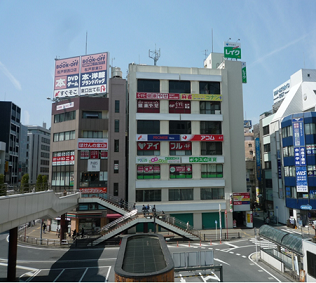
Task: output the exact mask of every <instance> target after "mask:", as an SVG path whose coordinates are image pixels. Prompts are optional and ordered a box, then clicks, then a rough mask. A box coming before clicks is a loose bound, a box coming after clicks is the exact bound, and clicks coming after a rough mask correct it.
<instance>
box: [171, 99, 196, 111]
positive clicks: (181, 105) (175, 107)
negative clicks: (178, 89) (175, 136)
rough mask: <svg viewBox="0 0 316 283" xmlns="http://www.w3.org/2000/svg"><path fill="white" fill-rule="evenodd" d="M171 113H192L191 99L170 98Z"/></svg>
mask: <svg viewBox="0 0 316 283" xmlns="http://www.w3.org/2000/svg"><path fill="white" fill-rule="evenodd" d="M169 113H188V114H190V113H191V101H177V100H169Z"/></svg>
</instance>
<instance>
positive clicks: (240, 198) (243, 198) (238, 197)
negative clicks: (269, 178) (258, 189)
mask: <svg viewBox="0 0 316 283" xmlns="http://www.w3.org/2000/svg"><path fill="white" fill-rule="evenodd" d="M233 202H234V205H242V204H250V193H233Z"/></svg>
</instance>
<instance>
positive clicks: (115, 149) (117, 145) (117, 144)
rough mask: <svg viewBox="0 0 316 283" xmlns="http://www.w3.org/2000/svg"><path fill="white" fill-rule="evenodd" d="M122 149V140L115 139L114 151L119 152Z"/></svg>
mask: <svg viewBox="0 0 316 283" xmlns="http://www.w3.org/2000/svg"><path fill="white" fill-rule="evenodd" d="M119 150H120V140H114V152H119Z"/></svg>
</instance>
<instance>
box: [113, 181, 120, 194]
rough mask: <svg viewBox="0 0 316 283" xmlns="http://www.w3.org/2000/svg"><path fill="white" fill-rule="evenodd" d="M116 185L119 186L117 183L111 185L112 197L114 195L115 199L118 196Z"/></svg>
mask: <svg viewBox="0 0 316 283" xmlns="http://www.w3.org/2000/svg"><path fill="white" fill-rule="evenodd" d="M118 185H119V184H118V183H114V184H113V187H114V190H113V195H114V196H115V197H117V196H118V194H119V186H118Z"/></svg>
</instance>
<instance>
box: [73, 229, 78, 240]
mask: <svg viewBox="0 0 316 283" xmlns="http://www.w3.org/2000/svg"><path fill="white" fill-rule="evenodd" d="M76 235H77V230H76V229H75V230H74V231H73V233H72V238H73V239H75V237H76Z"/></svg>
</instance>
